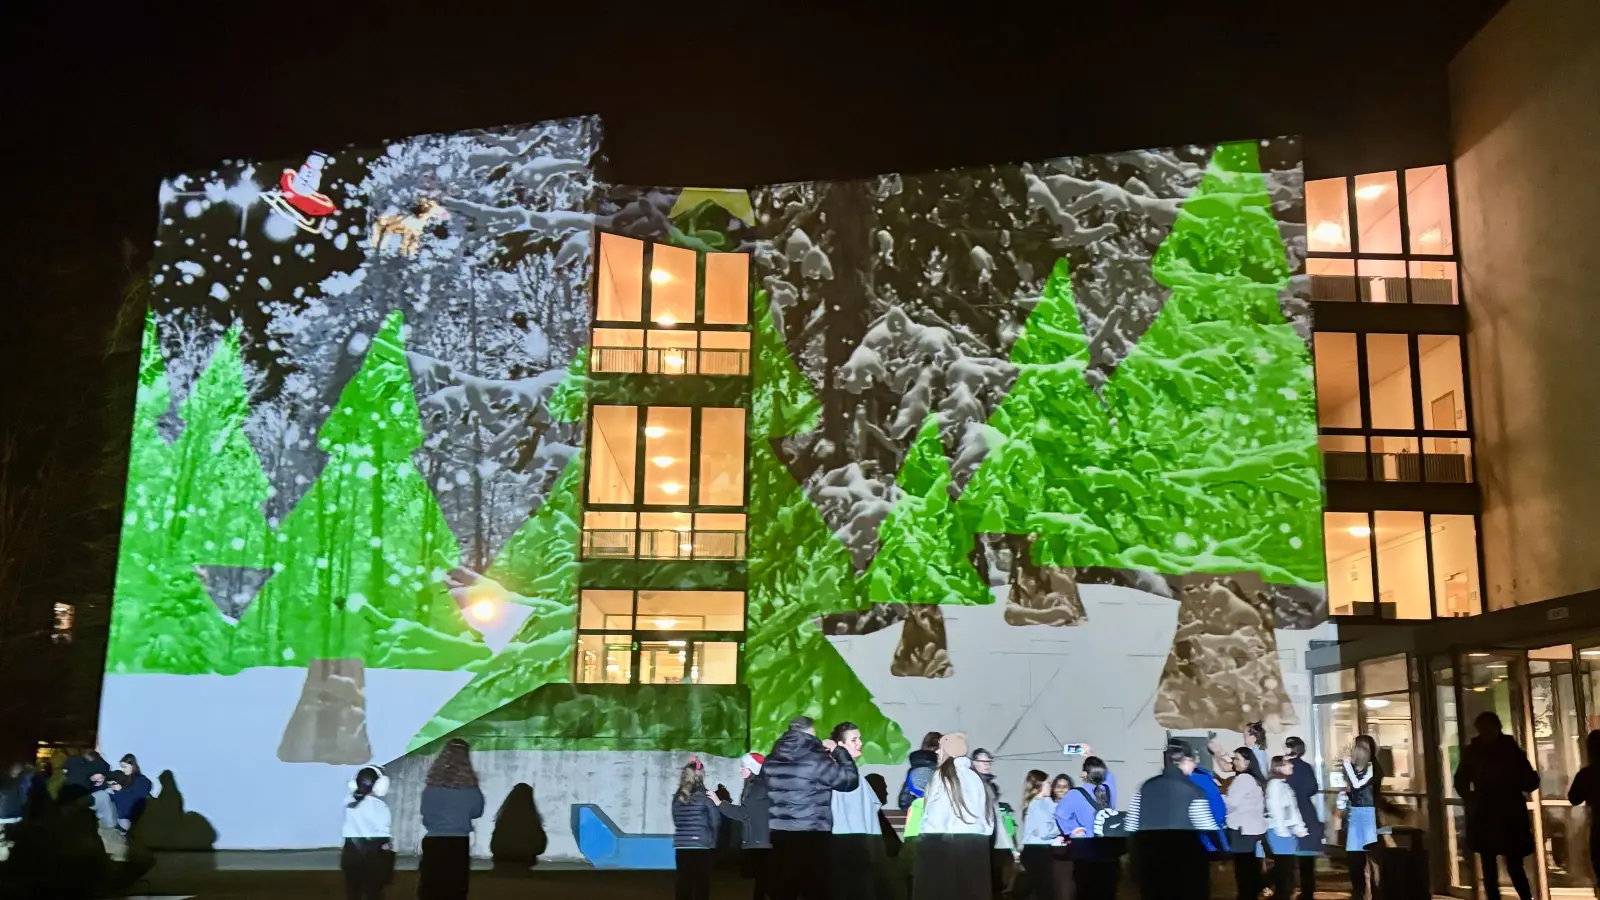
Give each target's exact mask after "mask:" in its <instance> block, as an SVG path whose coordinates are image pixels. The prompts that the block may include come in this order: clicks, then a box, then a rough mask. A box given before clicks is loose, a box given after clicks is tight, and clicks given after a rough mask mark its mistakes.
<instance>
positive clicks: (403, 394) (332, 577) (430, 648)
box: [235, 313, 488, 669]
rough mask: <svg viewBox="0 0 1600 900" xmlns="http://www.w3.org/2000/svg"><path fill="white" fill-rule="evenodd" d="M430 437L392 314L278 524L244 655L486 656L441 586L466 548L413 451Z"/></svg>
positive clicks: (287, 659)
mask: <svg viewBox="0 0 1600 900" xmlns="http://www.w3.org/2000/svg"><path fill="white" fill-rule="evenodd" d="M422 438H423V435H422V426H421V423H420V420H419V418H418V414H417V405H416V399H415V396H414V395H413V393H412V387H411V373H410V370H409V369H408V367H407V365H406V357H405V349H404V346H403V344H402V338H401V317H400V314H399V313H392V314H390V316H389V318H388V319H387V320H386V321H385V322H384V325H383V328H382V329H381V330H380V331H379V332H378V334H377V335H376V336H375V337H374V338H373V339H372V344H371V346H370V349H369V350H368V351H367V356H366V358H365V359H364V360H363V361H362V364H361V368H360V369H359V370H358V371H357V372H356V374H355V376H354V377H353V378H351V379H350V382H349V384H347V385H346V386H345V389H344V391H343V393H341V394H340V395H339V402H338V404H337V406H335V407H334V409H333V410H332V411H331V412H330V413H329V415H328V418H327V420H326V421H325V422H324V423H323V426H322V429H321V430H320V432H319V433H318V436H317V444H318V446H319V447H320V448H321V449H322V450H323V451H324V452H325V453H326V454H327V464H326V465H325V466H324V467H323V469H322V472H321V474H320V475H318V477H317V480H316V481H315V482H314V483H313V484H312V485H311V488H310V489H309V490H308V491H307V492H306V494H305V496H304V497H302V498H301V500H300V502H299V503H297V504H296V505H295V507H294V509H293V510H291V511H290V513H289V515H288V516H286V517H285V518H284V520H283V522H282V524H281V525H280V526H279V529H278V533H277V536H276V542H275V543H276V545H275V547H274V548H273V556H274V559H275V564H274V566H273V569H274V572H275V574H274V575H273V576H272V578H271V579H270V580H269V581H268V582H267V585H266V587H265V588H264V589H263V590H262V593H261V597H260V599H259V600H257V601H256V602H255V603H254V604H252V605H251V606H250V608H249V609H248V610H247V611H246V612H245V615H244V617H243V618H242V619H241V620H240V623H239V632H238V640H237V642H236V647H235V656H236V658H238V659H241V660H248V661H249V664H251V665H279V666H283V665H288V666H303V665H306V664H307V663H308V662H309V661H310V660H313V659H359V660H362V661H363V662H364V663H365V664H366V665H370V666H375V667H380V668H419V669H456V668H459V667H461V666H462V665H465V664H466V663H468V662H471V661H472V660H474V659H482V658H484V657H486V656H487V655H488V653H487V651H486V650H485V649H484V647H483V645H482V643H481V642H479V641H478V640H476V637H475V635H474V633H473V632H472V630H471V629H470V628H469V627H468V626H467V624H466V621H465V620H464V619H463V618H462V615H461V611H460V609H459V608H458V607H457V606H456V604H455V602H454V600H452V599H451V598H450V596H449V594H448V593H447V592H446V591H444V590H443V586H442V580H443V578H444V576H445V573H446V572H447V571H448V570H450V569H451V568H452V567H454V566H455V565H456V564H457V562H458V559H459V549H458V547H457V545H456V541H455V538H454V536H453V535H452V534H451V533H450V529H449V527H448V526H447V525H446V524H445V521H444V516H443V514H442V513H441V512H440V510H439V505H438V502H437V501H436V500H435V499H434V496H433V491H432V490H431V489H430V488H429V486H428V484H427V483H426V481H424V480H423V477H422V475H421V474H420V473H419V472H418V471H417V470H416V467H415V466H414V465H413V463H412V461H411V454H412V452H413V451H414V450H416V449H417V448H418V447H420V446H421V445H422Z"/></svg>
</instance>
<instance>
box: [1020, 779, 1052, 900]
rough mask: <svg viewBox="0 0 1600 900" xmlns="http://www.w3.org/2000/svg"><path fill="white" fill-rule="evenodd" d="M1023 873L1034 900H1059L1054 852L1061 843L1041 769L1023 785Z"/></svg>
mask: <svg viewBox="0 0 1600 900" xmlns="http://www.w3.org/2000/svg"><path fill="white" fill-rule="evenodd" d="M1020 843H1021V844H1022V870H1023V871H1024V872H1025V873H1027V876H1028V884H1029V885H1030V886H1031V893H1032V895H1033V897H1034V900H1056V879H1055V864H1056V861H1055V848H1056V846H1057V845H1059V844H1060V843H1061V829H1060V827H1058V826H1057V825H1056V801H1055V800H1054V799H1052V797H1051V792H1050V776H1049V775H1047V774H1046V773H1044V772H1041V771H1040V770H1038V769H1034V770H1032V771H1030V772H1029V773H1028V776H1027V777H1026V778H1024V779H1023V781H1022V829H1021V841H1020Z"/></svg>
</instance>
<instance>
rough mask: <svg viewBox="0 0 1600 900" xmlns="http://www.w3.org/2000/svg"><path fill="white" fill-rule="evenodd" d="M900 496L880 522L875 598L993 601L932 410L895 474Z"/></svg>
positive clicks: (867, 581)
mask: <svg viewBox="0 0 1600 900" xmlns="http://www.w3.org/2000/svg"><path fill="white" fill-rule="evenodd" d="M895 487H896V488H898V489H899V491H900V498H899V499H898V500H897V501H895V505H894V508H893V509H892V510H890V511H889V517H888V518H887V519H885V520H884V523H883V525H882V526H881V527H880V528H879V531H878V535H879V541H880V544H879V548H878V553H877V555H876V556H874V557H873V559H872V564H871V565H870V566H868V567H867V571H866V575H865V576H864V578H863V580H864V586H865V590H866V593H867V597H868V598H869V599H870V600H871V602H873V603H915V604H926V605H935V604H945V605H967V606H976V605H981V604H986V603H993V602H994V594H993V593H992V592H991V591H990V590H989V586H988V585H987V584H985V583H984V582H983V579H981V578H979V577H978V571H977V570H976V569H974V568H973V566H972V561H971V559H970V558H969V556H968V554H969V552H970V551H971V549H972V547H973V534H972V532H970V531H968V530H967V529H966V528H965V527H964V525H963V523H962V522H961V521H960V519H959V517H958V516H957V515H956V504H955V502H954V501H953V500H951V499H950V465H949V463H948V462H946V461H945V455H944V445H943V444H941V443H940V442H939V419H938V416H937V415H930V416H928V419H927V421H925V422H924V423H923V424H922V430H921V431H919V432H918V433H917V439H916V441H915V442H913V443H912V445H911V451H910V452H909V453H907V454H906V460H905V463H904V464H902V465H901V467H900V473H899V474H898V475H896V476H895Z"/></svg>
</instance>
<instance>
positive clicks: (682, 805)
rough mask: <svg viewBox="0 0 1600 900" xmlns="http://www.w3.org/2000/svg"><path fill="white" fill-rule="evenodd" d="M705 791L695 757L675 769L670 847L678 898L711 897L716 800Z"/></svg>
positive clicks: (707, 899) (701, 899) (702, 771)
mask: <svg viewBox="0 0 1600 900" xmlns="http://www.w3.org/2000/svg"><path fill="white" fill-rule="evenodd" d="M713 797H714V795H713V794H712V793H711V792H710V791H708V790H706V778H705V765H704V764H703V763H701V762H700V760H699V759H698V758H697V757H690V758H689V762H688V763H687V764H686V765H684V767H683V768H682V769H679V770H678V789H677V790H676V791H675V792H673V794H672V850H673V854H674V856H675V857H676V864H677V870H678V875H677V900H710V897H711V856H712V853H713V852H714V851H715V850H716V849H717V822H718V820H719V819H720V818H721V815H720V814H719V813H718V812H717V801H716V800H715V799H713Z"/></svg>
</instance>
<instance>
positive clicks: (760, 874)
mask: <svg viewBox="0 0 1600 900" xmlns="http://www.w3.org/2000/svg"><path fill="white" fill-rule="evenodd" d="M775 865H776V862H775V861H774V860H773V858H772V848H771V847H755V848H751V849H748V850H745V851H744V852H743V853H742V854H740V856H739V872H740V873H741V874H742V875H744V877H746V878H752V879H754V880H755V889H754V891H753V892H752V893H751V894H750V900H772V898H773V897H776V896H777V894H776V893H775V892H776V890H777V889H776V887H774V885H775V883H776V878H777V873H776V872H774V871H773V867H774V866H775Z"/></svg>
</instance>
